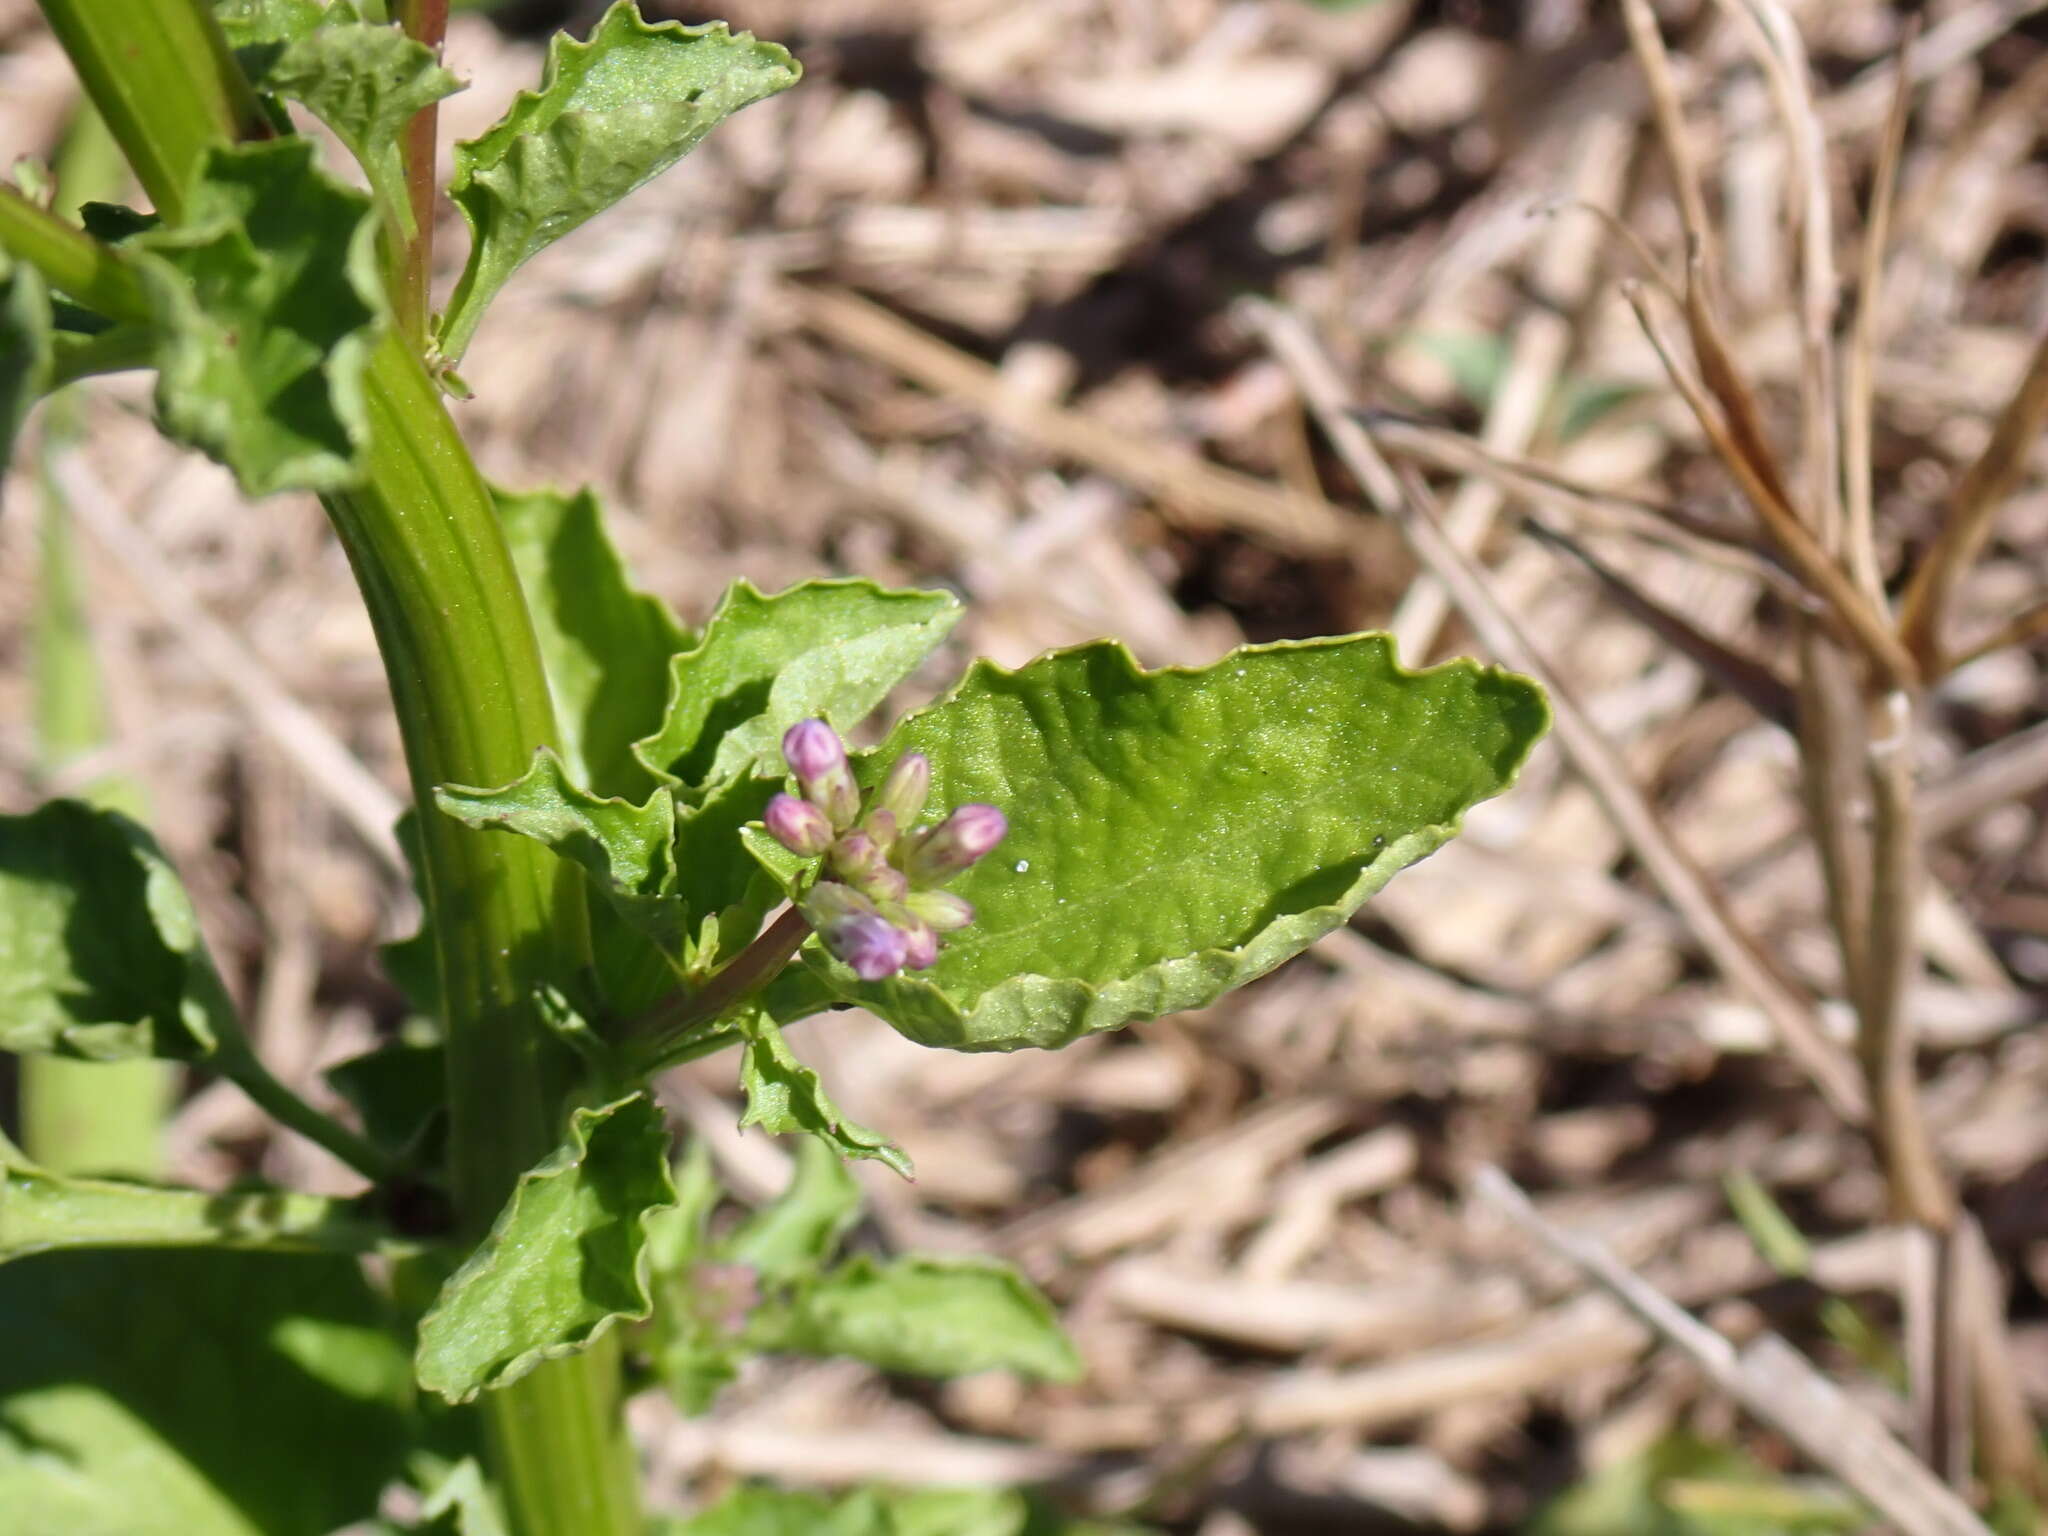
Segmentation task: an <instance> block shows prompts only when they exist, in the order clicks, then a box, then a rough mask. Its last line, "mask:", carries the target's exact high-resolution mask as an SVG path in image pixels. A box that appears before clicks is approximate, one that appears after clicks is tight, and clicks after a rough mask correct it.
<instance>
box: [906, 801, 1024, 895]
mask: <svg viewBox="0 0 2048 1536" xmlns="http://www.w3.org/2000/svg"><path fill="white" fill-rule="evenodd" d="M1009 830H1010V823H1009V819H1008V818H1007V817H1006V816H1004V815H1003V813H1002V812H1001V811H999V810H997V809H996V808H995V807H994V806H992V805H963V806H960V807H958V808H956V809H955V810H954V812H953V814H952V815H950V816H948V817H947V818H946V819H945V820H944V821H942V822H940V823H939V824H938V825H937V826H936V827H929V828H927V829H926V830H924V831H923V832H916V833H913V834H911V836H910V837H909V838H906V839H905V843H906V844H907V846H906V848H905V851H904V854H903V859H902V864H903V872H904V873H905V874H906V875H908V876H910V880H911V883H912V884H913V885H938V884H941V883H942V882H944V881H947V880H950V879H952V878H953V876H955V875H957V874H959V873H960V871H962V870H963V869H965V868H967V866H968V865H970V864H972V863H973V862H974V861H975V860H976V859H978V858H980V857H981V856H982V855H983V854H985V853H987V852H988V851H989V850H990V849H991V848H993V847H995V845H996V844H997V843H1000V842H1001V841H1002V840H1003V836H1004V834H1005V833H1007V832H1008V831H1009Z"/></svg>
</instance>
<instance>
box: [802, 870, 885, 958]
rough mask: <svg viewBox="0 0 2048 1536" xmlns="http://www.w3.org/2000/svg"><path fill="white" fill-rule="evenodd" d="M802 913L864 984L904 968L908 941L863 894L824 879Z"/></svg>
mask: <svg viewBox="0 0 2048 1536" xmlns="http://www.w3.org/2000/svg"><path fill="white" fill-rule="evenodd" d="M803 913H804V919H805V921H807V922H808V923H809V924H810V925H811V927H812V928H813V929H815V930H816V931H817V935H818V937H819V938H820V939H822V940H823V941H824V944H825V947H826V948H827V949H828V950H830V951H831V952H832V953H833V954H835V955H837V956H838V957H839V958H840V959H841V960H844V961H845V962H846V963H847V964H848V965H850V966H852V967H853V973H854V975H856V976H858V977H860V979H861V980H862V981H880V980H881V979H882V978H883V977H885V976H894V975H895V974H896V973H897V972H898V971H900V970H902V969H903V962H904V959H905V958H906V957H907V956H908V954H909V952H910V944H909V940H908V939H907V938H905V936H904V934H903V931H902V930H901V929H900V928H898V927H896V925H895V924H893V923H891V922H890V921H889V920H888V919H887V918H886V917H884V916H882V914H881V913H880V912H879V911H877V910H876V908H875V904H874V903H873V902H872V901H869V900H868V899H867V897H865V896H863V895H861V894H860V892H858V891H855V890H852V889H850V888H849V887H847V886H844V885H840V884H838V883H837V882H835V881H830V880H821V881H820V882H819V883H818V884H817V885H815V886H813V887H811V892H810V894H809V895H808V896H806V897H805V898H804V902H803Z"/></svg>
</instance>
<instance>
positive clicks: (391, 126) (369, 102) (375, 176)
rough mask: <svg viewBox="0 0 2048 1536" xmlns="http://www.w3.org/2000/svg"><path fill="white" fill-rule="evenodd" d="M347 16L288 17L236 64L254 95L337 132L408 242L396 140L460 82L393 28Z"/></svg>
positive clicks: (407, 204)
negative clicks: (285, 104) (322, 20)
mask: <svg viewBox="0 0 2048 1536" xmlns="http://www.w3.org/2000/svg"><path fill="white" fill-rule="evenodd" d="M347 17H348V19H339V18H337V19H331V20H329V21H328V22H327V23H326V24H325V25H314V26H310V27H309V26H305V25H303V17H302V16H300V15H296V14H292V15H286V16H284V17H283V18H281V20H280V25H279V30H280V31H282V32H283V33H284V35H283V36H282V37H279V38H275V39H265V40H262V41H259V42H255V43H253V44H252V45H251V46H247V47H244V48H243V49H242V50H241V51H240V54H239V58H240V60H241V64H242V68H243V70H244V71H245V72H246V73H247V74H248V76H249V83H250V84H251V85H253V86H255V87H256V89H258V90H259V91H266V92H268V93H270V94H271V95H274V96H285V97H289V98H290V99H291V100H293V101H296V102H299V103H300V104H302V105H303V106H304V107H305V108H306V110H307V111H309V112H311V113H312V114H313V115H314V116H315V117H317V118H319V119H320V121H321V122H323V123H325V124H326V125H327V126H328V127H329V128H330V129H332V130H333V131H334V136H335V137H336V138H337V139H339V140H341V142H342V144H343V145H344V146H346V148H347V149H348V152H349V153H350V154H352V155H354V156H355V158H356V163H357V164H358V165H360V166H361V167H362V168H363V174H364V175H365V176H366V177H368V178H369V182H370V190H371V191H372V192H374V193H375V194H376V197H377V202H378V205H379V206H380V207H381V208H382V209H384V211H385V217H386V218H387V219H388V220H390V221H391V224H392V227H393V230H394V232H395V233H396V235H397V236H398V237H399V238H401V239H404V238H409V237H410V236H411V234H412V222H413V220H412V203H411V200H410V199H409V198H408V197H407V196H406V187H405V157H404V154H403V151H402V150H401V148H400V141H401V139H402V137H403V135H404V133H405V129H406V125H407V124H409V123H410V122H411V121H412V119H413V115H414V114H415V113H417V112H419V111H420V110H421V109H422V108H423V107H429V106H432V105H433V104H434V103H435V102H437V101H439V100H441V98H442V97H444V96H452V95H453V94H454V93H455V92H457V91H459V90H461V89H462V82H461V81H460V80H457V79H456V78H455V76H454V75H452V74H450V73H449V72H448V71H447V70H445V69H443V68H442V67H441V62H440V60H439V59H437V58H436V57H435V56H434V51H433V50H432V49H431V48H429V47H427V46H426V45H425V44H423V43H420V42H416V41H414V40H413V39H412V38H410V37H407V36H406V35H405V33H403V32H401V31H400V30H399V29H398V28H396V27H389V26H378V25H376V24H374V23H371V22H365V21H357V20H354V19H353V12H352V11H350V12H348V13H347Z"/></svg>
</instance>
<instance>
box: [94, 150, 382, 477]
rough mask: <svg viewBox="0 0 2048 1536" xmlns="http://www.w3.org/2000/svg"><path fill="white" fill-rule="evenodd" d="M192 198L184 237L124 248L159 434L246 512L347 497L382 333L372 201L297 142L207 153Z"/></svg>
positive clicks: (364, 432)
mask: <svg viewBox="0 0 2048 1536" xmlns="http://www.w3.org/2000/svg"><path fill="white" fill-rule="evenodd" d="M187 198H188V202H187V213H186V217H185V219H184V221H183V222H181V223H179V224H176V225H163V226H159V227H157V228H154V229H149V230H146V231H144V232H143V233H141V234H138V235H135V236H134V237H133V238H131V239H130V240H129V241H128V242H127V244H126V245H125V246H123V247H122V248H123V250H125V251H127V252H129V253H131V255H132V256H133V257H134V259H135V261H136V271H137V273H138V275H139V276H140V277H141V278H142V280H143V285H144V288H145V290H146V291H147V293H148V295H149V300H150V305H151V309H152V311H153V313H154V315H155V319H156V324H157V329H158V333H159V340H158V343H157V359H156V361H157V370H158V377H157V392H156V404H157V414H158V417H159V419H160V421H161V422H162V425H163V428H164V431H165V432H167V433H168V434H169V435H170V436H172V437H174V438H176V439H177V440H178V441H180V442H183V443H188V444H190V445H191V446H193V447H195V448H198V449H199V450H201V451H202V452H204V453H206V454H208V455H210V456H211V457H213V458H215V459H218V460H219V461H220V462H221V463H223V464H225V465H227V467H228V468H229V469H231V470H233V471H234V474H235V478H236V480H237V481H239V482H240V484H241V487H242V489H243V491H245V492H246V493H247V494H249V495H251V496H267V495H270V494H272V493H273V492H277V491H287V490H308V491H332V490H341V489H344V488H346V487H347V486H349V485H351V484H352V483H354V482H355V481H356V479H357V478H358V474H359V470H360V467H361V460H362V449H363V444H364V442H365V439H366V438H367V436H368V432H369V421H368V409H367V406H366V405H365V403H364V392H363V369H364V366H365V364H366V363H367V362H368V360H369V357H370V353H371V351H372V349H373V348H374V346H375V344H376V341H377V337H378V334H379V329H380V326H381V325H382V304H383V290H382V288H381V286H380V283H379V278H378V274H377V251H376V223H375V221H374V220H373V219H372V218H371V217H370V203H369V199H368V198H366V197H364V196H363V194H362V193H360V192H357V191H355V190H354V189H353V188H350V187H346V186H344V185H342V184H341V183H340V182H338V181H336V180H334V179H333V178H332V177H330V176H328V175H327V174H326V173H325V172H323V171H321V170H320V169H319V167H318V166H316V165H315V164H314V145H313V142H312V141H311V140H310V139H299V138H287V139H275V140H271V141H269V142H267V143H256V144H241V145H235V146H232V147H225V148H217V149H213V150H209V151H208V152H207V155H206V157H205V159H204V160H202V161H201V162H200V166H199V173H198V175H197V176H196V177H195V178H194V180H193V182H192V185H191V186H190V188H189V189H188V193H187Z"/></svg>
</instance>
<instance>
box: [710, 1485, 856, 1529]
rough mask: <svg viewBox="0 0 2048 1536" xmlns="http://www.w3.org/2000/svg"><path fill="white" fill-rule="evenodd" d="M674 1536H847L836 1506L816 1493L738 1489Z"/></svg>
mask: <svg viewBox="0 0 2048 1536" xmlns="http://www.w3.org/2000/svg"><path fill="white" fill-rule="evenodd" d="M672 1536H846V1533H843V1532H842V1531H841V1528H840V1526H839V1524H838V1522H837V1521H836V1520H834V1519H833V1518H832V1506H831V1505H830V1504H828V1503H826V1502H825V1500H823V1499H821V1498H819V1497H818V1496H817V1495H816V1494H812V1493H790V1492H786V1491H784V1490H782V1489H780V1488H760V1487H752V1488H735V1489H734V1490H733V1491H732V1492H731V1493H729V1494H727V1495H726V1496H725V1497H724V1498H723V1499H720V1500H719V1501H718V1503H717V1504H715V1505H713V1506H712V1507H711V1508H710V1509H707V1510H705V1511H704V1512H703V1513H702V1514H699V1515H695V1516H693V1517H691V1518H690V1519H688V1520H685V1521H683V1522H682V1523H680V1524H679V1525H677V1526H675V1527H674V1528H673V1532H672Z"/></svg>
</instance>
